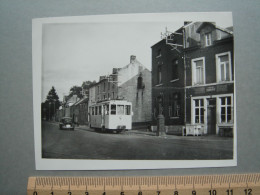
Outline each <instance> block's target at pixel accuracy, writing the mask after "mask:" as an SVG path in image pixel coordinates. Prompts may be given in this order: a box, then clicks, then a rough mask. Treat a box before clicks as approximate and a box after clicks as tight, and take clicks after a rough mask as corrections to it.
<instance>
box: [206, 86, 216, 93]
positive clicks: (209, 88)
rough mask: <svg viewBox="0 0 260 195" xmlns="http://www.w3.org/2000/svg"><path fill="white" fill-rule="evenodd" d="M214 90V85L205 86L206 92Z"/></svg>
mask: <svg viewBox="0 0 260 195" xmlns="http://www.w3.org/2000/svg"><path fill="white" fill-rule="evenodd" d="M214 91H216V86H209V87H207V88H206V92H214Z"/></svg>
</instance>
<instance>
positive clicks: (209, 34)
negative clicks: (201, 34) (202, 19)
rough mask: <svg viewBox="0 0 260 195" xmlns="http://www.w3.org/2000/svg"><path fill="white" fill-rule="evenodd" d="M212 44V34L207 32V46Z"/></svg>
mask: <svg viewBox="0 0 260 195" xmlns="http://www.w3.org/2000/svg"><path fill="white" fill-rule="evenodd" d="M210 45H212V36H211V33H206V34H205V46H206V47H207V46H210Z"/></svg>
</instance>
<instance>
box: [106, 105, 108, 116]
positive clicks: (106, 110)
mask: <svg viewBox="0 0 260 195" xmlns="http://www.w3.org/2000/svg"><path fill="white" fill-rule="evenodd" d="M106 115H109V104H107V105H106Z"/></svg>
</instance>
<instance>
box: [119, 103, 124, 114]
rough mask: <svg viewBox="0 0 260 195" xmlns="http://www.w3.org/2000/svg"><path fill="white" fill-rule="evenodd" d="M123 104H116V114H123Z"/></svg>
mask: <svg viewBox="0 0 260 195" xmlns="http://www.w3.org/2000/svg"><path fill="white" fill-rule="evenodd" d="M124 113H125V111H124V105H117V114H118V115H124Z"/></svg>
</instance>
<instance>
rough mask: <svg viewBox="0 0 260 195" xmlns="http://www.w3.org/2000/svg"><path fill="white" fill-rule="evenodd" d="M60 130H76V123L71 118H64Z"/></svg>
mask: <svg viewBox="0 0 260 195" xmlns="http://www.w3.org/2000/svg"><path fill="white" fill-rule="evenodd" d="M59 126H60V130H62V129H70V130H74V127H75V126H74V123H73V120H72V118H70V117H63V118H62V119H61V120H60V124H59Z"/></svg>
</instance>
